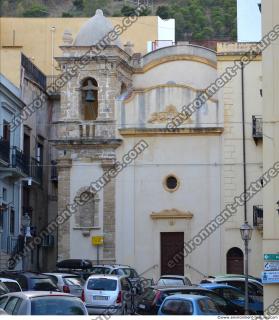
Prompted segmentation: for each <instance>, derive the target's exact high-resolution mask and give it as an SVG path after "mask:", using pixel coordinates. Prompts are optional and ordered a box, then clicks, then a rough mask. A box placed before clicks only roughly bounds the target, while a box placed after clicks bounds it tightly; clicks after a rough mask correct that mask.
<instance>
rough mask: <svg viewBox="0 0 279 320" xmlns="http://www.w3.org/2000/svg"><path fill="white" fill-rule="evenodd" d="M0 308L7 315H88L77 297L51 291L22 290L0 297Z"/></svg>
mask: <svg viewBox="0 0 279 320" xmlns="http://www.w3.org/2000/svg"><path fill="white" fill-rule="evenodd" d="M0 309H3V310H4V311H5V312H6V313H7V314H9V315H42V316H43V315H45V316H47V315H65V316H67V315H77V316H78V315H88V312H87V310H86V307H85V305H84V303H83V302H82V301H81V300H80V299H79V298H77V297H75V296H73V295H70V294H67V293H62V292H51V291H22V292H13V293H8V294H5V295H3V296H1V297H0Z"/></svg>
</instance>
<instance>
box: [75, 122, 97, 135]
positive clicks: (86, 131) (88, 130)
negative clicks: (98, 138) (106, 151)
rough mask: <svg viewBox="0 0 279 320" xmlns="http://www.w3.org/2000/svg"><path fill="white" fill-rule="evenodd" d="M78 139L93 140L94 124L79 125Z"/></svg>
mask: <svg viewBox="0 0 279 320" xmlns="http://www.w3.org/2000/svg"><path fill="white" fill-rule="evenodd" d="M79 134H80V138H94V137H95V124H94V123H81V124H80V125H79Z"/></svg>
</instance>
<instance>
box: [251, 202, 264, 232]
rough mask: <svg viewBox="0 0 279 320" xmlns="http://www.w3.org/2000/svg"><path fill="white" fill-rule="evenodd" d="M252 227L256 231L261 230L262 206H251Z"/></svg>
mask: <svg viewBox="0 0 279 320" xmlns="http://www.w3.org/2000/svg"><path fill="white" fill-rule="evenodd" d="M253 226H254V227H255V228H257V229H260V230H262V229H263V206H261V205H258V206H253Z"/></svg>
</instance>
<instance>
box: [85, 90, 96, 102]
mask: <svg viewBox="0 0 279 320" xmlns="http://www.w3.org/2000/svg"><path fill="white" fill-rule="evenodd" d="M85 101H86V102H94V101H96V98H95V95H94V91H93V90H88V91H87V92H86V97H85Z"/></svg>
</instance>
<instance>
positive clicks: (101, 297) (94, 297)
mask: <svg viewBox="0 0 279 320" xmlns="http://www.w3.org/2000/svg"><path fill="white" fill-rule="evenodd" d="M93 300H95V301H96V300H98V301H100V300H108V297H106V296H93Z"/></svg>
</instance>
